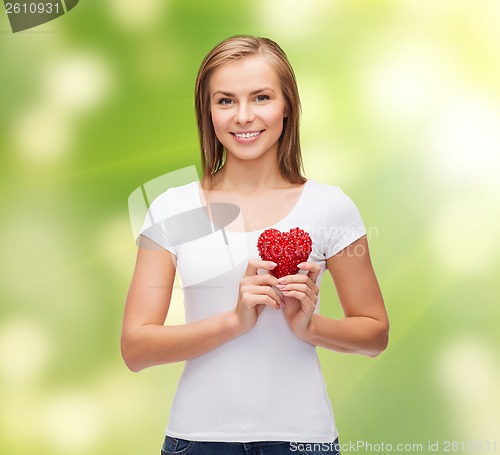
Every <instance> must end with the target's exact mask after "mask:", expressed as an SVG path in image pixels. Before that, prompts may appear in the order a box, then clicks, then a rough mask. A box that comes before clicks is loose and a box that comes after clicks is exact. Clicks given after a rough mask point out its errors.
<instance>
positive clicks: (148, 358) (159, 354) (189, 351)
mask: <svg viewBox="0 0 500 455" xmlns="http://www.w3.org/2000/svg"><path fill="white" fill-rule="evenodd" d="M141 242H146V243H148V242H151V241H150V240H149V239H147V238H142V239H141ZM141 245H144V243H141ZM269 264H270V263H269ZM258 268H268V269H270V268H272V266H270V265H268V263H266V262H263V261H259V262H257V261H255V262H254V263H252V264H249V266H248V268H247V273H246V275H251V276H249V277H245V278H244V279H243V280H242V284H241V285H240V297H239V299H238V304H237V305H236V306H235V309H234V310H231V311H227V312H224V313H220V314H217V315H215V316H212V317H208V318H206V319H203V320H201V321H197V322H193V323H189V324H184V325H176V326H164V325H163V324H164V322H165V319H166V317H167V313H168V309H169V306H170V298H171V296H172V287H173V283H174V277H175V265H174V261H173V257H172V254H171V253H170V252H169V251H167V250H164V249H162V248H151V247H149V248H148V247H146V248H142V247H139V251H138V253H137V261H136V266H135V270H134V275H133V277H132V283H131V285H130V289H129V292H128V296H127V300H126V303H125V313H124V317H123V326H122V335H121V352H122V357H123V359H124V361H125V364H126V365H127V367H128V368H129V369H130V370H132V371H140V370H143V369H144V368H148V367H150V366H153V365H160V364H165V363H172V362H179V361H183V360H187V359H191V358H193V357H198V356H200V355H202V354H205V353H207V352H209V351H211V350H212V349H215V348H217V347H218V346H220V345H222V344H224V343H226V342H228V341H229V340H231V339H233V338H235V337H237V336H239V335H241V334H242V333H244V332H246V331H248V330H250V328H252V327H253V325H255V322H256V321H257V318H258V316H259V314H260V313H261V312H262V310H263V308H264V306H265V305H270V306H278V303H277V301H279V300H280V299H279V296H278V295H277V294H276V293H275V291H273V290H272V287H271V286H272V285H273V284H275V282H274V281H273V280H276V279H275V278H274V277H272V276H271V275H269V274H267V275H257V269H258ZM245 283H246V284H245ZM249 283H250V284H255V286H253V288H252V289H250V290H248V289H247V288H248V284H249Z"/></svg>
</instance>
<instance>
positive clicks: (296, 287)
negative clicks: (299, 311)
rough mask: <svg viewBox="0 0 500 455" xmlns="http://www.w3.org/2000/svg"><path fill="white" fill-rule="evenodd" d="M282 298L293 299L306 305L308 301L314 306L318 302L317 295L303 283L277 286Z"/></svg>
mask: <svg viewBox="0 0 500 455" xmlns="http://www.w3.org/2000/svg"><path fill="white" fill-rule="evenodd" d="M276 287H277V288H278V289H279V290H280V292H281V293H282V294H283V296H284V297H293V298H295V299H297V300H300V301H301V302H303V303H306V300H309V301H311V302H313V303H314V304H316V301H317V300H318V293H317V292H315V291H314V290H313V289H311V288H310V287H309V286H307V284H305V283H289V284H278V285H277V286H276Z"/></svg>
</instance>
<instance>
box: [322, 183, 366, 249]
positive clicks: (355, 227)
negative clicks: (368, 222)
mask: <svg viewBox="0 0 500 455" xmlns="http://www.w3.org/2000/svg"><path fill="white" fill-rule="evenodd" d="M326 223H327V229H326V248H325V257H326V258H329V257H332V256H334V255H336V254H337V253H338V252H340V251H342V250H343V249H344V248H345V247H346V246H348V245H350V244H351V243H353V242H354V241H356V240H357V239H359V238H360V237H362V236H363V235H366V229H365V225H364V223H363V220H362V218H361V215H360V213H359V210H358V208H357V207H356V205H355V204H354V202H353V201H352V199H351V198H350V197H349V196H347V195H346V194H345V193H344V192H343V191H342V190H341V189H340V188H339V187H333V188H332V192H331V193H330V197H329V199H328V204H327V217H326Z"/></svg>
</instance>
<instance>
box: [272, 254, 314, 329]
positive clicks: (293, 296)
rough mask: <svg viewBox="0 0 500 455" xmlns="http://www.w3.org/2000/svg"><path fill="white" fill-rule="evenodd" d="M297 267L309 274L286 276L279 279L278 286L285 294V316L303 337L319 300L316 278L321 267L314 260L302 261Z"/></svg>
mask: <svg viewBox="0 0 500 455" xmlns="http://www.w3.org/2000/svg"><path fill="white" fill-rule="evenodd" d="M297 267H298V268H299V269H300V270H307V274H302V273H297V274H296V275H287V276H284V277H282V278H280V279H278V284H277V285H276V288H277V289H279V290H280V292H281V293H282V294H283V301H284V304H285V306H284V312H285V317H286V319H287V321H288V324H289V326H290V328H291V329H292V331H293V332H294V333H295V334H296V335H297V336H298V337H299V338H302V335H304V334H305V333H306V332H307V330H308V328H309V324H310V322H311V318H312V315H313V313H314V309H315V308H316V302H317V301H318V294H319V288H318V286H316V279H317V278H318V275H319V272H320V270H321V268H320V266H319V264H316V263H314V262H302V263H300V264H299V265H298V266H297Z"/></svg>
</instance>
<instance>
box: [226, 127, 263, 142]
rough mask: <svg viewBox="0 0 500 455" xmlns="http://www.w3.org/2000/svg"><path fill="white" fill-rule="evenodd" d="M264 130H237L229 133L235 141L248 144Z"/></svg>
mask: <svg viewBox="0 0 500 455" xmlns="http://www.w3.org/2000/svg"><path fill="white" fill-rule="evenodd" d="M263 132H264V130H260V131H239V132H234V133H231V134H232V135H233V136H234V138H235V139H236V141H237V142H239V143H241V144H250V143H252V142H255V141H256V140H257V139H258V138H259V137H260V136H261V135H262V133H263Z"/></svg>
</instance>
